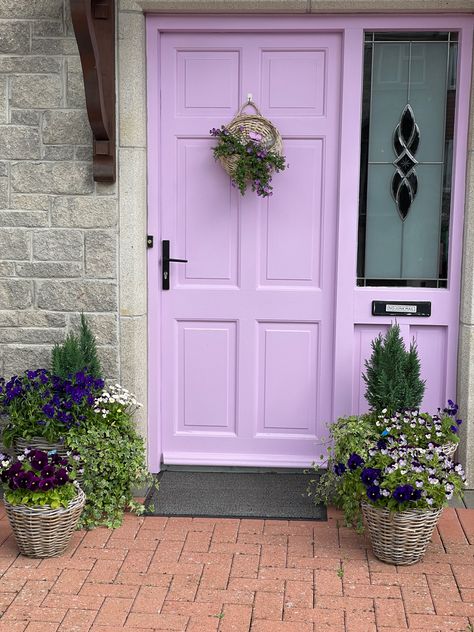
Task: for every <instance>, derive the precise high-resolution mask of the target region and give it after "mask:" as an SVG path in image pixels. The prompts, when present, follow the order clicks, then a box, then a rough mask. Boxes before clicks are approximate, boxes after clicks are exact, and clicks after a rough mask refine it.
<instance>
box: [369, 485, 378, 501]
mask: <svg viewBox="0 0 474 632" xmlns="http://www.w3.org/2000/svg"><path fill="white" fill-rule="evenodd" d="M367 498H370V500H378V499H379V498H380V487H379V486H378V485H370V486H369V487H367Z"/></svg>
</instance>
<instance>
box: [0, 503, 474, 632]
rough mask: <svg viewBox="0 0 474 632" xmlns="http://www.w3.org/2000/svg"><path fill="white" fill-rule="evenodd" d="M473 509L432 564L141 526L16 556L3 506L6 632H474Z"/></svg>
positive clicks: (227, 525) (448, 533)
mask: <svg viewBox="0 0 474 632" xmlns="http://www.w3.org/2000/svg"><path fill="white" fill-rule="evenodd" d="M473 555H474V510H468V509H447V510H445V512H444V514H443V516H442V518H441V520H440V523H439V527H438V529H437V531H436V532H435V533H434V535H433V539H432V542H431V544H430V546H429V549H428V552H427V554H426V556H425V559H424V560H423V562H421V563H419V564H416V565H414V566H408V567H395V566H390V565H387V564H384V563H383V562H380V561H379V560H377V559H376V558H375V557H374V556H373V554H372V552H371V549H370V545H369V544H368V541H367V539H366V538H365V537H364V536H361V535H357V534H356V533H354V532H353V531H351V530H349V529H347V528H346V527H344V526H343V524H342V520H341V516H340V513H339V512H337V511H335V510H330V511H329V520H328V522H327V523H321V522H314V523H313V522H304V521H290V522H288V521H284V520H278V521H276V520H273V521H271V520H268V521H265V520H234V519H233V520H224V519H208V518H153V517H148V518H137V517H135V516H131V515H126V517H125V521H124V524H123V526H122V527H121V528H120V529H116V530H115V531H111V530H107V529H96V530H94V531H91V532H88V533H86V532H77V533H76V534H75V535H74V539H73V542H72V543H71V546H70V547H69V549H68V551H67V552H66V554H65V555H64V556H62V557H60V558H52V559H47V560H30V559H28V558H25V557H22V556H20V555H18V551H17V549H16V545H15V542H14V540H13V538H12V536H11V532H10V529H9V526H8V521H7V519H6V517H5V513H4V511H3V509H2V508H0V632H7V631H8V632H123V631H125V630H128V631H129V632H153V631H155V630H156V631H158V630H169V631H173V630H174V631H176V632H406V631H410V632H458V631H459V632H474V564H473V561H474V560H473Z"/></svg>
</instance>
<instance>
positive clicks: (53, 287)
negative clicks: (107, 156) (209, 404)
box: [0, 0, 120, 379]
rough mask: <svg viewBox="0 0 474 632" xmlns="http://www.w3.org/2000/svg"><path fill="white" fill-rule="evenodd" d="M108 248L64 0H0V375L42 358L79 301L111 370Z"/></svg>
mask: <svg viewBox="0 0 474 632" xmlns="http://www.w3.org/2000/svg"><path fill="white" fill-rule="evenodd" d="M117 251H118V211H117V196H116V190H115V187H114V186H110V185H99V184H96V183H94V181H93V178H92V137H91V132H90V128H89V123H88V120H87V114H86V110H85V100H84V88H83V79H82V72H81V65H80V61H79V56H78V52H77V46H76V42H75V38H74V33H73V29H72V24H71V19H70V15H69V2H68V0H0V375H5V376H9V375H11V374H13V373H16V372H18V371H21V370H23V369H26V368H30V367H37V366H47V365H48V364H49V359H50V352H51V348H52V345H53V344H54V343H55V342H59V341H62V340H63V339H64V337H65V335H66V333H67V331H68V330H69V329H70V328H71V327H74V326H75V325H76V324H77V323H78V320H79V313H80V311H81V310H84V313H85V314H86V315H87V316H88V317H89V319H90V322H91V324H92V327H93V329H94V330H95V333H96V335H97V339H98V343H99V345H100V354H101V359H102V362H103V365H104V369H105V373H106V375H107V376H108V377H110V378H112V379H118V378H119V375H120V366H119V354H118V347H119V345H118V288H117V278H118V272H117V270H118V263H117V259H118V252H117Z"/></svg>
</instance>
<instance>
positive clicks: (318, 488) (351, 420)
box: [307, 414, 380, 527]
mask: <svg viewBox="0 0 474 632" xmlns="http://www.w3.org/2000/svg"><path fill="white" fill-rule="evenodd" d="M328 428H329V444H330V445H329V446H328V448H327V453H328V454H327V464H326V469H321V468H320V466H318V464H316V463H315V464H314V466H313V471H314V472H315V474H317V476H316V477H315V478H314V479H312V480H311V481H310V483H309V486H308V489H307V493H308V495H309V496H312V498H313V500H314V502H315V503H316V504H321V503H322V504H325V505H329V504H333V505H335V506H336V507H338V508H340V509H343V510H344V515H345V519H346V524H347V525H349V526H350V525H355V526H357V525H358V526H359V527H361V526H362V514H361V512H360V507H359V501H358V500H356V499H355V498H354V497H353V496H351V497H346V496H345V495H344V492H343V489H342V484H341V483H342V481H341V479H340V478H339V477H338V476H336V473H335V472H334V466H335V465H336V463H340V462H346V461H347V459H348V458H349V456H350V455H351V454H352V453H353V452H357V453H358V454H361V455H362V456H367V451H368V447H369V444H370V443H371V442H372V441H373V440H375V439H376V437H377V436H378V435H379V434H380V431H379V430H378V428H377V427H376V426H375V417H374V415H373V414H365V415H359V416H357V415H352V416H350V417H340V418H339V419H338V420H337V421H336V422H335V423H332V424H329V426H328ZM324 459H325V457H324V455H321V460H322V461H324Z"/></svg>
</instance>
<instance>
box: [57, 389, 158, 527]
mask: <svg viewBox="0 0 474 632" xmlns="http://www.w3.org/2000/svg"><path fill="white" fill-rule="evenodd" d="M135 408H136V402H135V400H134V398H133V396H131V395H129V394H128V391H127V392H124V390H123V389H120V387H118V386H115V387H109V388H108V390H106V391H104V393H103V394H102V396H101V397H100V398H98V399H96V403H95V407H94V408H93V409H91V410H90V412H89V415H88V417H87V419H86V421H85V422H84V423H83V424H81V426H80V427H76V428H72V429H71V431H70V432H69V434H68V437H67V442H68V445H69V446H70V447H71V448H74V449H75V450H77V451H78V452H79V453H80V455H81V460H82V465H83V468H84V473H83V482H82V484H81V486H82V488H83V490H84V493H85V494H86V498H87V501H86V506H85V508H84V511H83V513H82V516H81V519H80V523H79V526H80V527H82V528H86V529H92V528H94V527H97V526H106V527H110V528H116V527H119V526H120V525H121V524H122V520H123V512H124V511H125V509H127V508H130V509H131V510H133V511H135V512H136V513H142V512H143V510H144V507H143V505H142V504H140V503H136V502H134V499H133V495H132V489H133V488H134V487H139V486H142V485H144V484H146V485H152V484H153V480H154V479H153V477H152V476H151V475H150V474H149V473H148V471H147V466H146V456H145V446H144V442H143V439H142V437H141V436H140V435H139V434H138V432H137V429H136V427H135V424H134V423H133V419H132V415H133V412H134V409H135Z"/></svg>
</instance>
